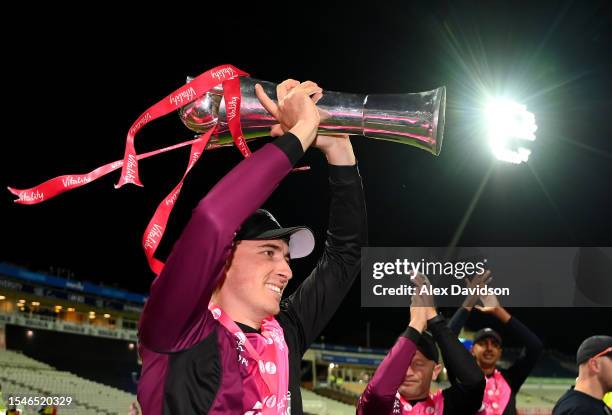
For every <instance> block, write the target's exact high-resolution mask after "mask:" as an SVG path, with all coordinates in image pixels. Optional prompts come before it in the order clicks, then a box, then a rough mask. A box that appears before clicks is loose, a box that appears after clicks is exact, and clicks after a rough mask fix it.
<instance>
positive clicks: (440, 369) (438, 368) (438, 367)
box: [431, 363, 442, 380]
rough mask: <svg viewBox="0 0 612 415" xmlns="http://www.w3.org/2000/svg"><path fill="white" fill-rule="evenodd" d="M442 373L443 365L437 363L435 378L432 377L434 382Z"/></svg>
mask: <svg viewBox="0 0 612 415" xmlns="http://www.w3.org/2000/svg"><path fill="white" fill-rule="evenodd" d="M441 371H442V365H441V364H440V363H436V365H435V366H434V370H433V376H432V377H431V378H432V379H433V380H436V379H438V375H439V374H440V372H441Z"/></svg>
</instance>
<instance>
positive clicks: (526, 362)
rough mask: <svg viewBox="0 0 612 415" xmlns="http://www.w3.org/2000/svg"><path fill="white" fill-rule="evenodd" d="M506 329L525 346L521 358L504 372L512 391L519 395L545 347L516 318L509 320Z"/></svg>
mask: <svg viewBox="0 0 612 415" xmlns="http://www.w3.org/2000/svg"><path fill="white" fill-rule="evenodd" d="M506 328H507V330H508V331H509V332H510V333H511V336H513V337H514V338H516V339H518V340H519V342H520V343H521V344H522V345H523V346H524V348H523V350H522V352H521V356H520V357H519V358H518V359H517V360H516V361H515V362H514V363H513V364H512V365H511V366H510V367H509V368H508V369H505V370H502V371H503V372H504V377H505V378H506V380H507V381H508V384H509V385H510V387H511V388H512V391H513V392H515V393H517V392H518V390H519V389H520V388H521V386H522V385H523V383H524V382H525V380H526V379H527V377H528V376H529V374H530V373H531V371H532V370H533V368H534V367H535V365H536V363H537V362H538V359H539V358H540V355H541V354H542V350H543V349H544V345H543V344H542V341H541V340H540V339H539V338H538V336H536V335H535V334H534V333H533V332H532V331H531V330H529V328H527V326H525V325H524V324H523V323H521V322H520V321H519V320H518V319H517V318H516V317H514V316H512V317H510V319H509V320H508V322H507V323H506Z"/></svg>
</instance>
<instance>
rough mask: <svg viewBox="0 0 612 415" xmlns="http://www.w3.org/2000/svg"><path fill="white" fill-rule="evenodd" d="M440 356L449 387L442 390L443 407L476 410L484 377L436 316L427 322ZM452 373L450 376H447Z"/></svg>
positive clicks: (481, 392)
mask: <svg viewBox="0 0 612 415" xmlns="http://www.w3.org/2000/svg"><path fill="white" fill-rule="evenodd" d="M427 328H428V329H429V330H430V331H431V333H432V335H433V337H434V339H435V340H436V343H437V344H438V347H439V348H440V352H441V353H442V358H443V359H444V365H445V366H446V369H447V372H448V373H449V377H450V379H449V380H450V382H451V386H450V387H449V388H448V389H445V390H444V391H443V392H442V393H443V394H444V403H445V406H446V405H447V404H448V406H451V407H454V408H457V409H458V410H459V409H460V411H459V412H457V413H466V414H471V413H476V411H477V410H478V409H479V408H480V406H481V404H482V396H483V394H484V388H485V379H484V375H483V374H482V371H481V370H480V367H478V365H477V364H476V361H475V360H474V358H473V357H472V356H471V355H470V353H469V352H468V351H467V349H466V348H465V347H463V345H462V344H461V342H459V340H458V339H457V336H456V335H455V334H454V333H452V332H451V330H450V329H449V328H448V326H447V324H446V321H445V320H444V318H443V317H442V316H441V315H438V316H436V317H434V318H432V319H430V320H428V322H427ZM451 374H452V376H451Z"/></svg>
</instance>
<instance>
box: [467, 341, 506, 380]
mask: <svg viewBox="0 0 612 415" xmlns="http://www.w3.org/2000/svg"><path fill="white" fill-rule="evenodd" d="M501 354H502V347H501V345H500V344H499V343H498V342H497V340H495V339H494V338H492V337H486V338H484V339H482V340H479V341H477V342H476V343H474V345H473V346H472V355H473V356H474V357H475V358H476V362H477V363H478V366H480V368H481V369H482V370H483V372H485V373H486V374H489V372H492V371H493V370H494V369H495V365H496V364H497V361H498V360H499V358H500V357H501Z"/></svg>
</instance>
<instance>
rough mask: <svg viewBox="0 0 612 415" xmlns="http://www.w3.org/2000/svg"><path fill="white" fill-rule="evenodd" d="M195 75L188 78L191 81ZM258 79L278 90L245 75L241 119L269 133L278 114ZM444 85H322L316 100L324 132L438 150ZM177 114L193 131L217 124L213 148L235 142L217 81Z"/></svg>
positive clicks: (253, 130)
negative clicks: (368, 91)
mask: <svg viewBox="0 0 612 415" xmlns="http://www.w3.org/2000/svg"><path fill="white" fill-rule="evenodd" d="M190 80H191V79H190V78H188V79H187V82H189V81H190ZM256 83H259V84H261V86H262V87H263V89H264V91H265V92H266V93H267V94H268V96H270V97H275V96H276V85H277V84H275V83H272V82H267V81H260V80H257V79H253V78H248V77H245V78H241V79H240V90H241V94H242V103H241V105H240V122H241V124H242V131H243V133H244V137H245V138H246V139H247V140H248V139H252V138H256V137H263V136H268V135H269V132H270V127H271V126H272V125H274V124H276V120H275V119H274V118H273V117H272V116H271V115H270V114H268V112H267V111H266V109H265V108H264V107H263V106H262V105H261V103H260V102H259V100H258V99H257V96H256V95H255V84H256ZM445 106H446V88H445V87H440V88H437V89H434V90H431V91H426V92H418V93H408V94H374V95H362V94H348V93H343V92H334V91H324V93H323V98H321V99H320V100H319V102H318V103H317V107H318V108H319V111H320V112H321V122H320V124H319V130H318V132H319V133H320V134H325V133H327V134H351V135H363V136H365V137H369V138H374V139H378V140H387V141H393V142H396V143H401V144H408V145H411V146H414V147H418V148H421V149H423V150H426V151H428V152H430V153H432V154H434V155H436V156H437V155H438V154H440V150H441V148H442V138H443V134H444V109H445ZM179 115H180V117H181V120H182V121H183V123H184V124H185V125H186V126H187V127H188V128H189V129H190V130H192V131H195V132H198V133H203V132H205V131H207V130H208V129H210V128H212V127H213V126H214V125H215V124H218V129H217V131H218V134H217V136H216V137H215V139H214V140H212V142H211V146H212V147H213V148H216V147H223V146H226V145H231V144H232V138H231V135H230V133H229V128H228V125H227V121H226V113H225V102H224V101H223V89H222V87H221V85H218V86H217V87H215V88H214V89H213V90H211V91H210V92H207V93H206V94H205V95H203V96H202V97H200V98H199V99H197V100H195V101H193V102H192V103H190V104H188V105H186V106H184V107H182V108H181V109H180V110H179Z"/></svg>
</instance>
